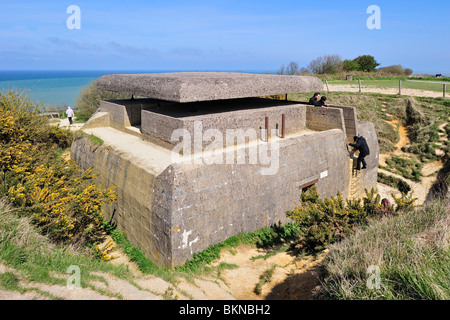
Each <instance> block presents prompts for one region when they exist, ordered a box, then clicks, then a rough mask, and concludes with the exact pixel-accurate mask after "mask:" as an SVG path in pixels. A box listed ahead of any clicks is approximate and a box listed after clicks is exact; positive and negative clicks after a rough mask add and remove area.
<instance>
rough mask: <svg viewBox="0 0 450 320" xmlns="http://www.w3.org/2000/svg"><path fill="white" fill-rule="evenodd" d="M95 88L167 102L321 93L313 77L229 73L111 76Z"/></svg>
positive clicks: (98, 82)
mask: <svg viewBox="0 0 450 320" xmlns="http://www.w3.org/2000/svg"><path fill="white" fill-rule="evenodd" d="M97 88H98V89H102V90H107V91H113V92H119V93H125V94H129V95H136V96H142V97H148V98H154V99H160V100H166V101H174V102H195V101H211V100H223V99H235V98H250V97H259V96H268V95H277V94H286V93H300V92H313V91H320V90H322V89H323V83H322V81H321V80H320V79H318V78H316V77H309V76H286V75H271V74H247V73H229V72H180V73H154V74H110V75H105V76H102V77H101V78H100V79H98V81H97Z"/></svg>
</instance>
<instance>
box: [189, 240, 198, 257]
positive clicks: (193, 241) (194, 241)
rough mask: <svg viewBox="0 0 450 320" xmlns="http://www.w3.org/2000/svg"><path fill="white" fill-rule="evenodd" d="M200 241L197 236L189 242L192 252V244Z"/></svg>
mask: <svg viewBox="0 0 450 320" xmlns="http://www.w3.org/2000/svg"><path fill="white" fill-rule="evenodd" d="M197 241H198V237H197V238H195V239H194V240H192V241H191V242H189V249H190V250H191V254H192V244H193V243H196V242H197Z"/></svg>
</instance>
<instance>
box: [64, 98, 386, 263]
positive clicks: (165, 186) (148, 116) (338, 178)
mask: <svg viewBox="0 0 450 320" xmlns="http://www.w3.org/2000/svg"><path fill="white" fill-rule="evenodd" d="M159 103H160V102H157V101H156V102H154V103H153V104H152V103H150V104H142V103H141V104H139V102H138V101H131V102H129V101H126V103H123V104H122V105H120V104H117V103H113V102H103V103H102V105H101V108H100V109H99V112H98V113H97V116H94V117H93V118H92V121H90V122H89V126H90V127H92V128H94V129H93V130H95V128H96V126H97V125H99V126H100V125H111V126H113V127H115V128H117V129H119V130H121V131H126V126H127V125H131V124H133V123H137V122H138V121H139V117H138V112H137V110H140V115H141V119H140V121H141V125H142V128H143V133H142V136H141V137H144V138H145V137H146V136H147V137H151V138H152V139H153V140H159V142H160V143H162V144H164V143H166V148H168V149H169V150H171V148H172V147H173V144H169V143H168V142H167V140H168V138H170V137H171V135H172V132H173V130H175V129H179V128H185V129H186V130H188V131H189V132H191V134H192V135H193V123H194V121H196V120H201V121H202V130H203V131H205V130H207V129H210V128H213V129H219V131H220V132H225V131H226V129H230V128H239V129H245V128H248V127H250V128H259V126H262V127H264V118H265V117H266V116H268V117H269V128H271V129H274V128H275V124H276V123H279V128H280V131H281V114H283V113H284V114H286V138H284V139H278V138H273V139H271V141H270V142H271V143H266V142H263V141H261V140H256V141H253V142H250V143H246V144H244V145H241V146H240V148H241V149H240V150H244V155H243V156H242V157H240V158H239V157H237V156H236V157H234V156H233V157H231V158H232V159H234V160H233V162H231V163H230V162H228V161H226V159H227V158H226V155H229V154H230V153H231V152H235V150H234V148H233V147H230V148H228V149H226V150H225V151H224V153H223V154H222V155H223V157H224V158H223V163H217V164H210V163H211V162H209V161H208V160H211V159H210V158H208V157H207V155H203V156H198V157H197V158H196V159H197V162H195V163H194V162H192V161H191V160H192V159H190V160H189V158H187V159H185V160H184V161H178V162H174V161H172V162H170V161H168V162H167V163H166V164H165V165H164V166H163V167H162V168H161V170H160V171H158V172H157V173H156V172H155V173H151V172H150V171H148V167H146V166H145V165H144V164H143V163H141V162H139V161H137V160H136V159H133V157H132V155H127V156H125V155H124V154H123V153H121V152H120V150H119V151H114V146H113V145H111V146H109V145H103V146H101V147H93V146H92V145H91V144H90V141H89V139H87V138H81V139H77V140H75V141H74V143H73V145H72V157H73V159H74V160H75V161H76V162H77V163H78V164H79V166H80V167H81V168H82V169H87V168H89V167H91V166H93V167H94V171H95V172H96V173H98V174H99V180H100V183H101V184H102V185H103V186H105V187H109V186H113V185H114V186H116V191H117V203H115V204H114V205H111V206H108V208H107V213H106V217H107V218H108V219H111V220H112V221H113V222H114V223H116V224H117V226H118V228H119V229H120V230H122V231H124V232H125V233H126V235H127V237H128V239H129V240H130V241H131V242H132V243H133V244H134V245H135V246H137V247H138V248H140V249H141V250H142V251H143V252H144V254H145V255H146V256H147V257H149V258H150V259H151V260H153V261H154V262H155V263H157V264H160V265H163V266H166V267H173V266H177V265H182V264H183V263H184V262H185V261H186V259H189V258H190V257H192V255H193V254H194V253H196V252H200V251H202V250H204V249H206V248H207V247H208V246H210V245H212V244H215V243H218V242H221V241H224V240H226V239H227V238H229V237H231V236H234V235H236V234H238V233H239V232H252V231H255V230H258V229H260V228H262V227H265V226H269V225H273V224H276V223H279V222H282V223H284V222H287V218H286V216H285V212H286V211H287V210H291V209H293V207H294V201H297V200H298V199H299V196H300V194H301V189H300V188H299V187H300V186H302V185H305V184H309V183H311V182H315V183H316V185H317V187H318V190H319V194H320V195H321V197H330V196H335V195H336V194H337V192H341V194H342V195H344V196H349V197H359V196H364V189H366V188H367V189H370V188H371V187H373V186H376V181H377V168H378V154H379V148H378V142H377V137H376V133H375V129H374V126H373V124H372V123H369V122H364V121H363V122H358V123H356V121H357V119H356V113H355V110H354V108H351V107H339V108H317V107H312V106H305V105H298V104H292V103H291V104H280V105H277V106H276V107H266V108H261V109H258V108H250V109H247V110H234V111H233V112H228V113H227V112H219V111H220V110H216V112H212V113H207V111H208V110H206V111H203V113H204V114H202V110H200V112H198V113H197V115H196V116H191V117H189V116H185V112H184V111H183V112H181V113H180V114H177V113H176V111H174V110H173V109H170V110H169V111H170V112H169V111H167V110H166V109H164V110H166V112H161V110H160V111H159V112H151V111H156V109H157V108H160V107H161V106H162V107H163V108H164V107H167V105H161V104H159ZM202 106H204V104H202ZM183 107H184V106H183ZM130 108H132V109H133V108H134V109H133V110H130ZM150 108H153V109H150ZM147 110H149V111H147ZM135 111H136V112H135ZM167 113H168V114H167ZM183 114H184V115H183ZM345 115H346V116H345ZM305 126H306V127H307V128H308V129H312V130H316V131H310V130H303V129H304V128H305ZM111 130H113V129H111ZM151 130H153V131H151ZM221 130H222V131H221ZM352 130H354V132H355V133H359V134H361V135H363V136H364V137H365V138H366V139H367V141H368V143H369V147H370V149H371V155H370V156H368V157H367V158H366V160H367V163H368V169H367V170H362V171H361V172H359V173H356V172H355V171H354V170H353V169H352V167H353V161H354V160H352V159H351V158H350V157H349V149H347V147H346V140H347V138H348V137H347V136H346V135H349V133H350V135H351V136H353V135H354V134H353V131H352ZM94 134H95V132H94ZM111 143H112V144H113V141H111ZM146 143H148V142H146ZM208 143H209V142H208ZM276 143H278V146H279V157H278V158H277V160H276V161H277V163H276V168H273V169H276V170H273V171H272V173H271V174H262V173H263V172H264V170H266V171H267V170H268V169H269V167H270V164H262V160H261V158H260V155H259V154H258V162H257V163H256V164H253V163H250V161H249V160H250V157H249V153H250V151H251V150H253V151H254V149H252V148H258V150H260V149H259V148H261V147H264V146H266V147H267V146H268V147H269V151H271V150H270V148H272V147H273V146H274V145H275V144H276ZM270 155H272V153H270ZM239 160H243V161H242V162H243V163H238V161H239ZM272 161H274V159H272ZM272 165H274V164H273V163H272ZM164 168H165V169H164Z"/></svg>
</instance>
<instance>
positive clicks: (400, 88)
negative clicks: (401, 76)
mask: <svg viewBox="0 0 450 320" xmlns="http://www.w3.org/2000/svg"><path fill="white" fill-rule="evenodd" d="M398 94H399V95H400V96H401V95H402V80H398Z"/></svg>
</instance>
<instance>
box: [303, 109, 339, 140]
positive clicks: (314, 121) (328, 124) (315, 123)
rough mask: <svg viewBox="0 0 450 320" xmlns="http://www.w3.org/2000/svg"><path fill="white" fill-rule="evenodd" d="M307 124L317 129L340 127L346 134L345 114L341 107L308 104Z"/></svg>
mask: <svg viewBox="0 0 450 320" xmlns="http://www.w3.org/2000/svg"><path fill="white" fill-rule="evenodd" d="M306 126H307V128H308V129H311V130H316V131H325V130H330V129H340V130H342V132H343V133H344V135H345V136H346V131H345V122H344V114H343V110H342V109H339V108H318V107H313V106H306Z"/></svg>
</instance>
